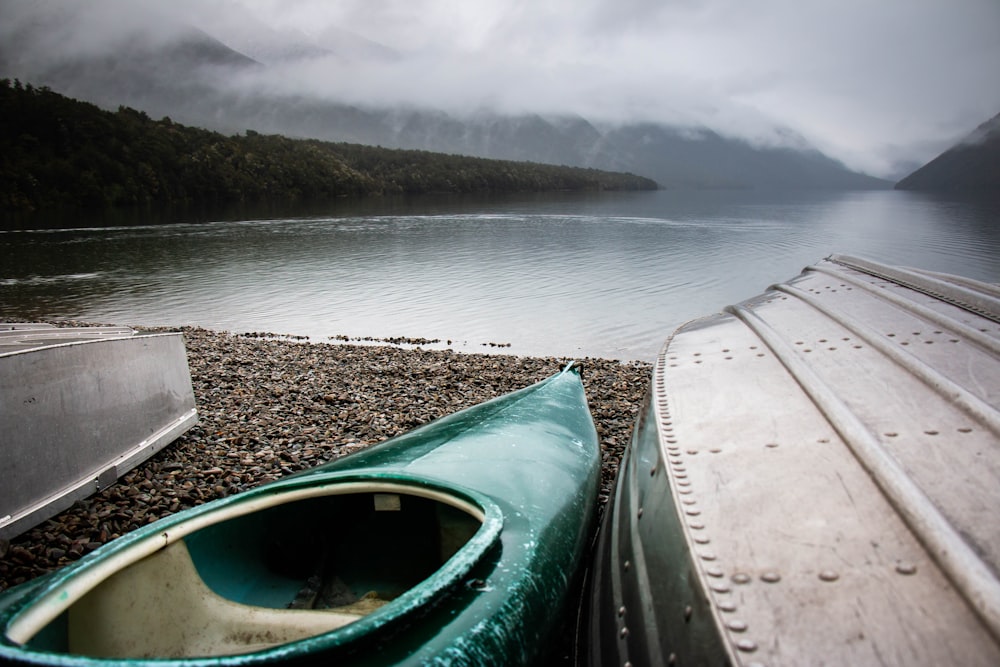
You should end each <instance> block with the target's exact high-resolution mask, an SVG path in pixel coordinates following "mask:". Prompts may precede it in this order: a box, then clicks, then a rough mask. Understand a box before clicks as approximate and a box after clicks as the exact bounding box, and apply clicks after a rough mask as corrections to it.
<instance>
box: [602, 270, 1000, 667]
mask: <svg viewBox="0 0 1000 667" xmlns="http://www.w3.org/2000/svg"><path fill="white" fill-rule="evenodd" d="M998 407H1000V288H998V287H997V286H995V285H989V284H984V283H979V282H976V281H972V280H966V279H963V278H958V277H955V276H947V275H941V274H935V273H929V272H925V271H918V270H908V269H902V268H897V267H890V266H885V265H881V264H878V263H875V262H871V261H866V260H861V259H856V258H851V257H843V256H832V257H830V258H828V259H827V260H825V261H822V262H820V263H818V264H816V265H815V266H812V267H809V268H807V269H806V270H805V271H804V272H803V273H802V275H800V276H798V277H797V278H795V279H793V280H791V281H789V282H787V283H785V284H780V285H776V286H773V287H771V288H770V289H769V290H768V291H767V292H765V293H764V294H763V295H762V296H759V297H757V298H754V299H751V300H749V301H747V302H744V303H741V304H739V305H736V306H731V307H729V308H727V309H726V310H725V312H724V313H720V314H717V315H713V316H711V317H707V318H705V319H701V320H697V321H694V322H692V323H689V324H687V325H685V326H682V327H681V328H680V329H678V330H677V331H676V332H675V333H674V334H673V335H672V336H670V338H669V339H668V340H667V342H666V344H665V346H664V347H663V349H662V351H661V353H660V354H659V356H658V358H657V359H656V362H655V365H654V371H653V377H652V385H651V387H650V390H649V393H648V396H647V403H646V405H645V407H644V408H643V411H642V413H641V416H640V418H639V420H638V422H637V424H636V428H635V432H634V435H633V439H632V442H631V443H630V445H629V448H628V450H627V453H626V456H625V458H624V460H623V461H622V464H621V467H620V469H619V476H618V480H617V486H616V493H615V496H614V499H613V501H612V502H611V503H610V506H609V508H608V511H607V512H606V514H605V519H604V523H603V526H602V529H601V536H600V546H599V549H598V564H597V565H596V566H595V568H596V574H595V576H594V579H593V586H592V590H593V597H592V606H591V610H590V611H591V616H590V627H589V637H590V662H591V664H595V665H613V664H614V665H622V664H626V665H627V664H631V665H633V666H635V667H638V666H640V665H670V664H698V665H710V664H711V665H723V664H744V665H751V664H752V665H804V664H840V665H865V664H880V665H885V664H906V665H913V664H926V665H944V664H961V665H998V664H1000V580H998V573H1000V517H998V514H997V511H998V508H1000V411H998Z"/></svg>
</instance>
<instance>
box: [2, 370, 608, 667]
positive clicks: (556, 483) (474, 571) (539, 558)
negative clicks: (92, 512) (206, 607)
mask: <svg viewBox="0 0 1000 667" xmlns="http://www.w3.org/2000/svg"><path fill="white" fill-rule="evenodd" d="M598 481H599V457H598V444H597V435H596V431H595V429H594V425H593V422H592V420H591V418H590V413H589V410H588V409H587V404H586V397H585V395H584V393H583V386H582V382H581V380H580V377H579V374H578V371H577V370H575V369H567V370H565V371H564V372H562V373H560V374H558V375H556V376H553V377H552V378H549V379H548V380H546V381H543V382H541V383H539V384H537V385H533V386H532V387H528V388H526V389H524V390H521V391H519V392H515V393H514V394H510V395H507V396H504V397H501V398H498V399H495V400H494V401H490V402H488V403H485V404H482V405H480V406H476V407H474V408H470V409H469V410H466V411H463V412H460V413H456V414H455V415H451V416H449V417H445V418H443V419H440V420H438V421H435V422H432V423H430V424H428V425H426V426H424V427H420V428H418V429H416V430H414V431H412V432H410V433H408V434H405V435H403V436H399V437H397V438H394V439H392V440H389V441H386V442H384V443H382V444H380V445H375V446H373V447H370V448H368V449H366V450H362V451H360V452H357V453H355V454H352V455H350V456H346V457H343V458H341V459H337V460H335V461H333V462H331V463H330V464H327V465H326V466H321V467H319V468H316V469H313V470H309V471H305V472H303V473H299V474H297V475H293V476H291V477H289V478H286V479H283V480H279V481H278V482H274V483H271V484H268V485H264V486H261V487H259V488H257V489H253V490H251V491H248V492H245V493H243V494H238V495H236V496H232V497H230V498H225V499H222V500H219V501H215V502H213V503H209V504H206V505H204V506H201V507H198V508H194V509H191V510H187V511H185V512H181V513H179V514H177V515H175V516H172V517H168V518H166V519H163V520H161V521H159V522H157V523H155V524H152V525H150V526H148V527H146V528H143V529H140V530H137V531H135V532H134V533H131V534H129V535H126V536H124V537H123V538H121V539H119V540H116V541H115V542H113V543H111V544H109V545H107V546H105V547H104V548H102V549H99V550H98V551H96V552H94V553H93V554H90V555H89V556H87V557H86V558H85V559H83V560H81V561H79V563H77V564H75V565H73V566H70V567H69V568H66V569H65V570H62V571H60V572H57V573H54V574H53V575H50V576H49V577H47V578H44V579H43V580H42V581H39V582H30V583H29V584H26V585H24V586H22V587H19V588H18V589H14V590H13V591H10V592H8V593H7V594H6V595H4V596H3V597H0V624H2V626H0V627H3V629H4V635H3V643H2V645H0V659H6V660H10V661H13V662H22V663H31V664H39V663H40V664H46V661H47V660H54V659H55V660H57V661H58V663H59V664H80V665H93V664H107V663H109V661H110V663H115V662H116V661H119V660H126V661H133V662H134V661H135V660H141V659H143V658H142V655H145V654H130V655H127V656H125V657H122V656H119V657H110V656H101V655H93V654H94V653H100V652H101V651H103V650H104V648H100V647H99V648H97V649H94V650H88V651H87V652H86V653H90V654H89V655H88V654H84V653H78V652H74V651H73V650H71V649H68V648H66V647H65V646H60V645H58V642H65V641H66V640H65V636H66V633H63V635H62V636H63V639H57V640H53V639H51V638H50V637H49V636H47V634H52V632H51V629H53V628H55V633H56V634H58V632H59V629H58V627H57V626H58V625H59V623H65V622H67V621H65V620H63V619H65V618H66V616H67V614H68V615H69V617H70V618H72V614H73V607H74V606H75V605H76V604H81V605H83V604H85V603H88V604H89V601H88V599H87V598H88V596H89V597H91V598H92V597H93V596H94V595H105V593H106V595H107V596H108V597H109V598H110V599H112V600H114V599H118V600H121V598H116V597H115V596H116V595H117V593H115V592H114V590H113V588H114V585H115V582H114V580H115V578H116V577H119V576H121V577H127V576H128V574H127V573H129V572H134V571H135V569H136V568H145V569H146V570H147V571H157V570H163V571H165V570H166V566H167V565H170V567H173V566H174V565H176V563H178V562H181V561H183V558H180V559H177V558H173V557H171V558H170V559H166V560H164V561H163V564H164V567H163V568H161V567H160V566H159V564H158V562H157V564H156V565H155V566H154V567H146V565H144V563H146V564H148V563H149V562H150V561H149V560H148V559H150V558H159V557H160V555H162V553H161V552H167V551H171V550H175V551H176V549H175V547H176V546H177V545H181V546H182V547H183V549H185V550H186V551H187V552H188V553H189V555H190V559H191V561H192V562H193V564H194V569H195V570H196V571H197V573H198V575H199V577H198V579H199V580H200V583H199V585H198V586H201V585H202V584H204V587H206V588H208V589H211V591H212V593H211V595H209V597H211V596H212V595H214V596H215V597H214V598H213V599H212V600H210V602H209V604H210V605H212V604H216V603H217V602H219V600H217V599H215V598H221V599H222V600H223V601H224V603H225V604H228V605H229V607H232V608H233V609H230V611H232V612H233V613H232V614H230V613H229V611H226V609H224V608H223V607H211V609H223V610H222V611H218V612H212V613H209V614H206V615H205V617H206V618H212V619H213V620H212V624H214V623H215V620H216V619H217V617H221V616H227V615H228V618H236V616H233V614H236V615H239V614H243V616H240V617H239V618H238V619H237V620H238V621H239V623H243V625H242V626H240V627H244V628H246V627H249V626H248V625H247V624H246V623H249V621H246V622H245V619H246V618H250V616H252V615H254V614H263V615H264V616H265V617H266V619H267V621H266V623H265V625H266V626H268V627H272V628H277V627H279V626H280V627H285V626H288V627H291V628H293V629H294V626H296V625H297V621H296V620H295V618H294V617H295V616H296V615H299V616H301V615H303V614H305V615H307V616H310V617H311V618H313V619H316V618H320V619H321V621H320V623H325V622H328V621H331V617H332V615H333V614H336V613H348V612H342V611H340V610H339V609H340V608H337V609H324V610H322V611H315V610H313V609H310V610H308V611H300V610H299V609H295V608H292V609H289V608H286V607H287V604H286V602H274V601H273V600H271V599H269V597H268V596H270V595H272V594H273V593H274V591H277V590H279V589H280V588H281V586H283V585H284V583H283V582H284V581H285V579H288V577H286V576H285V575H286V574H288V571H289V569H292V570H295V571H297V572H298V574H297V575H294V576H298V577H299V579H306V578H307V575H308V572H309V571H310V570H309V567H312V565H308V566H307V567H306V568H305V569H304V570H303V569H302V568H301V567H299V566H300V565H301V558H299V556H300V555H301V554H302V553H319V552H322V553H324V554H329V557H328V558H325V560H323V563H321V566H320V569H321V570H323V571H325V570H326V569H328V568H331V567H334V565H335V566H336V567H335V569H336V577H331V578H329V580H331V581H337V582H338V583H345V584H346V585H347V586H348V587H350V588H352V589H353V591H354V593H358V592H360V591H363V590H365V587H369V586H370V587H371V588H373V589H377V591H376V592H377V593H378V594H377V595H376V597H377V598H381V597H383V595H384V597H385V599H384V600H379V604H378V606H377V607H376V608H375V609H374V610H368V611H366V612H365V613H363V614H362V615H360V616H359V617H358V618H357V619H356V620H352V621H351V622H349V623H345V624H343V625H342V626H338V627H335V628H332V629H329V630H326V631H323V630H322V628H320V629H319V630H317V631H316V632H315V633H312V632H310V631H307V632H306V635H307V636H304V637H299V638H292V639H290V640H287V641H285V640H281V639H279V640H278V642H277V643H273V644H269V645H266V646H257V645H254V644H253V642H252V641H248V642H247V644H246V645H245V646H243V647H237V648H235V649H232V650H233V651H235V652H230V653H226V652H225V651H230V650H231V648H230V649H225V651H224V652H222V653H220V654H216V655H212V656H208V655H197V654H198V653H204V652H205V649H204V648H195V649H193V652H194V653H195V654H190V653H191V652H190V651H188V653H189V654H187V655H176V656H174V655H164V651H163V650H157V651H154V653H155V654H156V655H157V656H158V657H160V658H161V659H166V660H167V664H185V665H193V664H206V665H207V664H212V665H219V664H233V665H245V664H271V663H275V662H282V663H284V662H291V663H295V662H309V663H313V662H316V661H327V662H333V661H337V662H341V663H343V664H370V665H379V664H426V663H428V662H441V663H444V662H448V663H451V664H498V663H502V664H530V663H532V662H533V661H536V660H538V659H539V658H540V657H541V656H542V655H543V654H544V651H545V650H546V648H548V647H549V645H550V640H551V639H552V638H553V636H554V633H555V632H556V631H557V629H558V627H559V624H560V622H561V618H562V617H561V611H562V610H563V608H564V607H565V605H566V604H567V601H568V599H569V597H570V595H571V594H572V592H573V583H574V579H575V577H576V572H577V570H578V568H579V565H580V561H581V558H582V556H583V554H584V553H585V551H586V549H587V546H588V544H589V540H590V536H591V534H592V525H591V518H592V517H593V516H594V511H595V505H596V498H597V487H598ZM344 503H347V504H344ZM345 507H353V508H355V509H351V510H346V509H344V508H345ZM359 508H361V509H359ZM409 508H413V513H412V516H414V517H418V519H416V520H417V521H422V520H424V519H420V518H419V517H424V518H425V519H426V522H427V525H429V526H432V527H433V532H434V537H433V539H432V540H431V541H430V542H429V543H426V541H424V542H421V543H420V544H417V542H418V541H419V540H423V538H422V537H421V536H420V535H419V534H417V531H414V534H413V535H410V536H407V537H405V538H404V537H401V536H400V535H401V531H404V530H405V526H406V525H410V524H411V523H412V521H410V520H406V521H403V522H401V521H400V520H399V516H401V513H405V512H407V511H410V510H409ZM345 517H347V518H350V521H345V520H344V519H345ZM351 517H353V518H351ZM362 517H363V518H362ZM470 522H471V523H470ZM376 524H378V525H381V526H383V528H377V527H376ZM470 525H472V526H473V528H472V529H471V530H470V528H469V526H470ZM267 526H271V528H267ZM310 526H311V527H312V530H309V527H310ZM272 529H273V530H274V531H277V532H267V531H268V530H272ZM275 535H279V536H284V537H277V538H276V537H275ZM316 535H322V536H325V538H326V542H327V544H325V545H324V544H322V542H323V541H322V540H319V541H316V540H313V539H312V538H313V537H315V536H316ZM286 538H287V539H288V540H290V541H289V542H287V545H288V546H287V548H286V547H284V546H281V543H282V540H284V539H286ZM307 538H308V539H307ZM303 539H307V541H308V540H312V541H310V542H309V544H310V545H312V546H309V547H308V548H306V547H303V546H302V542H301V540H303ZM276 544H277V545H278V547H279V548H278V551H279V552H280V554H283V556H282V558H280V559H279V560H281V565H280V567H277V566H272V564H271V561H274V560H275V559H274V557H273V550H274V549H273V548H274V546H275V545H276ZM267 549H271V550H272V552H271V553H270V554H268V553H267ZM359 553H360V554H364V556H363V557H360V558H359V557H357V556H358V554H359ZM254 554H258V555H259V556H260V557H257V556H254ZM422 554H423V555H422ZM435 554H439V556H437V558H438V561H437V562H433V561H434V558H435ZM174 555H176V554H174ZM288 555H290V556H291V560H290V561H289V560H288V559H287V558H285V557H284V556H288ZM352 555H353V556H354V558H353V560H351V557H352ZM168 561H169V563H168ZM347 561H350V562H347ZM418 561H419V562H418ZM442 561H443V562H442ZM420 562H424V563H432V562H433V564H432V565H420ZM182 565H183V563H182ZM265 565H266V567H264V566H265ZM382 565H385V567H382ZM102 568H103V571H102ZM421 568H424V569H421ZM428 568H430V570H431V571H429V570H428ZM435 568H436V569H435ZM182 569H183V568H182ZM407 569H409V570H412V573H411V574H400V571H401V570H407ZM264 570H267V571H266V572H264ZM247 573H249V574H247ZM303 573H305V574H303ZM244 575H246V576H244ZM88 576H92V578H93V580H92V581H87V577H88ZM289 576H292V575H289ZM324 576H326V575H324ZM393 577H399V582H398V583H399V584H400V585H399V586H398V588H401V589H403V590H401V591H400V590H396V591H390V592H389V593H388V594H385V590H387V585H386V580H387V579H391V578H393ZM151 578H152V577H148V576H141V577H139V579H147V580H148V579H151ZM293 578H294V577H293ZM325 581H327V580H324V582H325ZM260 582H264V583H263V585H258V584H259V583H260ZM373 582H374V583H373ZM326 585H327V584H326V583H323V585H322V587H324V588H325V586H326ZM130 586H131V584H129V585H126V586H119V588H129V587H130ZM157 588H158V584H153V589H157ZM105 589H106V591H105ZM289 591H290V592H289ZM301 594H302V591H299V593H298V594H296V593H295V590H294V587H293V588H292V589H288V590H286V591H285V592H284V593H283V595H284V598H282V600H284V601H287V599H288V598H289V597H293V598H295V599H296V600H297V599H299V597H300V596H301ZM199 595H201V593H199ZM139 597H140V598H147V597H149V595H141V596H139ZM279 597H280V595H279ZM67 599H68V600H69V603H68V604H66V603H65V602H62V601H63V600H67ZM186 599H187V600H190V599H193V598H186ZM81 600H83V602H80V601H81ZM137 600H138V598H137ZM358 602H363V600H358ZM52 605H56V606H55V607H54V606H52ZM58 605H62V608H58ZM178 606H183V607H184V608H185V609H190V608H191V605H190V604H188V603H184V604H183V605H178ZM85 609H88V608H87V607H80V611H83V610H85ZM317 609H318V608H317ZM248 610H249V611H248ZM82 615H84V616H86V615H88V614H87V613H83V614H82ZM170 615H171V614H168V616H170ZM33 616H34V617H33ZM240 619H243V620H240ZM69 622H71V621H69ZM331 622H332V621H331ZM138 625H140V626H145V627H148V624H146V623H140V624H138ZM155 625H156V627H162V625H161V623H160V622H156V624H155ZM298 625H301V624H298ZM257 627H259V626H257ZM317 627H319V626H317ZM296 631H297V630H296ZM185 632H186V631H185ZM81 633H82V634H87V633H86V632H83V631H81ZM223 634H225V633H223ZM69 635H72V633H69ZM118 650H119V649H117V648H116V649H114V651H118ZM182 653H184V652H183V651H182ZM160 664H162V663H160Z"/></svg>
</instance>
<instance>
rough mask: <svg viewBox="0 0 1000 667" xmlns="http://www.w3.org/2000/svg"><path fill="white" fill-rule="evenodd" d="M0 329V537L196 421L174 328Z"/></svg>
mask: <svg viewBox="0 0 1000 667" xmlns="http://www.w3.org/2000/svg"><path fill="white" fill-rule="evenodd" d="M132 334H133V332H132V331H131V330H130V329H121V328H116V329H108V328H98V329H88V328H66V329H62V328H60V329H49V328H38V327H33V328H22V329H20V330H16V329H14V327H12V326H11V325H6V331H3V332H0V424H2V425H3V426H2V429H0V470H3V484H0V538H7V537H12V536H14V535H17V534H19V533H21V532H23V531H25V530H27V529H28V528H30V527H32V526H34V525H36V524H38V523H40V522H41V521H43V520H45V519H47V518H49V517H51V516H53V515H54V514H56V513H58V512H59V511H61V510H62V509H65V508H66V507H69V506H70V505H71V504H72V503H73V502H74V501H75V500H77V499H80V498H84V497H86V496H88V495H90V494H92V493H94V492H96V491H98V490H100V489H103V488H105V487H107V486H109V485H110V484H112V483H114V482H115V481H116V480H117V479H118V477H120V476H121V475H123V474H124V473H125V472H127V471H128V470H131V469H132V468H134V467H135V466H136V465H138V464H139V463H141V462H142V461H144V460H145V459H147V458H149V457H150V456H152V455H153V454H155V453H156V452H157V451H159V450H160V449H162V448H163V447H165V446H166V445H167V444H169V443H170V442H172V441H173V440H174V439H176V438H177V437H178V436H180V435H181V434H182V433H183V432H184V431H186V430H187V429H189V428H190V427H191V426H193V425H194V424H195V423H196V422H197V411H196V409H195V403H194V393H193V391H192V387H191V376H190V373H189V371H188V365H187V356H186V353H185V349H184V341H183V338H182V336H181V334H179V333H176V334H174V333H171V334H151V335H132Z"/></svg>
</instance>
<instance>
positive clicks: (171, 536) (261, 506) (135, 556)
mask: <svg viewBox="0 0 1000 667" xmlns="http://www.w3.org/2000/svg"><path fill="white" fill-rule="evenodd" d="M352 493H399V494H401V495H410V496H419V497H421V498H427V499H429V500H435V501H437V502H440V503H443V504H445V505H450V506H451V507H454V508H456V509H458V510H461V511H463V512H465V513H466V514H469V515H471V516H473V517H475V518H476V519H477V520H478V521H479V522H480V523H483V522H484V521H485V519H486V514H485V512H484V510H483V508H481V507H479V506H478V505H475V504H473V503H471V502H469V501H466V500H464V499H462V498H459V497H457V496H455V495H452V494H449V493H446V492H443V491H438V490H436V489H432V488H426V487H421V486H417V485H415V484H413V485H411V484H406V483H399V482H384V481H379V480H372V481H352V482H336V481H331V482H330V483H328V484H322V485H317V486H305V487H301V488H292V489H288V490H282V491H277V492H273V493H268V494H263V495H261V496H259V497H254V498H248V499H247V500H246V501H245V502H238V503H234V504H232V505H227V506H225V507H222V508H219V509H215V510H210V511H208V512H205V513H203V514H198V515H196V516H193V517H191V518H190V519H188V520H186V521H181V522H180V523H178V524H176V525H174V526H171V527H169V528H167V529H165V530H163V531H161V532H159V533H158V534H151V535H149V536H147V537H146V538H144V539H142V540H141V541H140V542H138V543H136V544H134V545H132V546H130V547H127V548H125V549H122V550H121V551H118V552H116V553H114V554H112V555H110V556H108V557H107V558H103V559H98V560H96V561H95V562H94V563H92V564H91V565H90V566H88V567H85V568H83V569H82V570H81V571H79V572H78V573H77V574H76V575H75V576H72V577H70V578H68V579H67V580H66V581H65V582H64V584H63V585H62V586H58V587H56V588H54V589H52V590H50V591H48V592H47V593H45V594H44V595H43V596H42V597H40V598H39V599H38V600H37V601H36V602H35V603H34V604H32V605H31V606H29V607H28V608H26V609H25V610H24V611H23V612H22V613H21V614H19V615H18V616H17V618H15V619H14V620H13V621H12V622H11V623H10V625H9V626H8V629H7V638H8V639H10V640H11V641H13V642H16V643H18V644H25V643H27V642H28V641H30V640H31V638H32V637H34V636H35V635H36V634H38V633H39V632H40V631H41V630H42V629H43V628H45V626H47V625H48V624H49V623H51V622H52V621H53V620H55V619H56V618H57V617H58V616H59V615H60V614H61V613H63V612H64V611H66V610H67V609H68V608H69V607H71V606H72V605H73V604H74V603H75V602H76V601H77V600H79V599H80V598H82V597H83V596H84V595H86V594H87V593H89V592H90V591H91V590H93V589H94V588H96V587H97V586H99V585H100V584H101V582H103V581H104V580H106V579H108V578H109V577H111V576H112V575H113V574H115V573H116V572H118V571H120V570H123V569H125V568H126V567H128V566H129V565H132V564H133V563H136V562H138V561H140V560H142V559H143V558H146V557H147V556H150V555H152V554H154V553H156V552H157V551H159V550H160V549H163V548H165V547H167V546H168V545H170V544H173V543H174V542H177V541H178V540H181V539H183V538H184V537H186V536H188V535H190V534H192V533H194V532H196V531H198V530H201V529H202V528H206V527H208V526H211V525H214V524H216V523H220V522H222V521H228V520H231V519H235V518H237V517H241V516H246V515H247V514H252V513H254V512H259V511H261V510H265V509H268V508H271V507H277V506H279V505H285V504H287V503H290V502H296V501H299V500H306V499H308V498H319V497H325V496H337V495H347V494H352Z"/></svg>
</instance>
